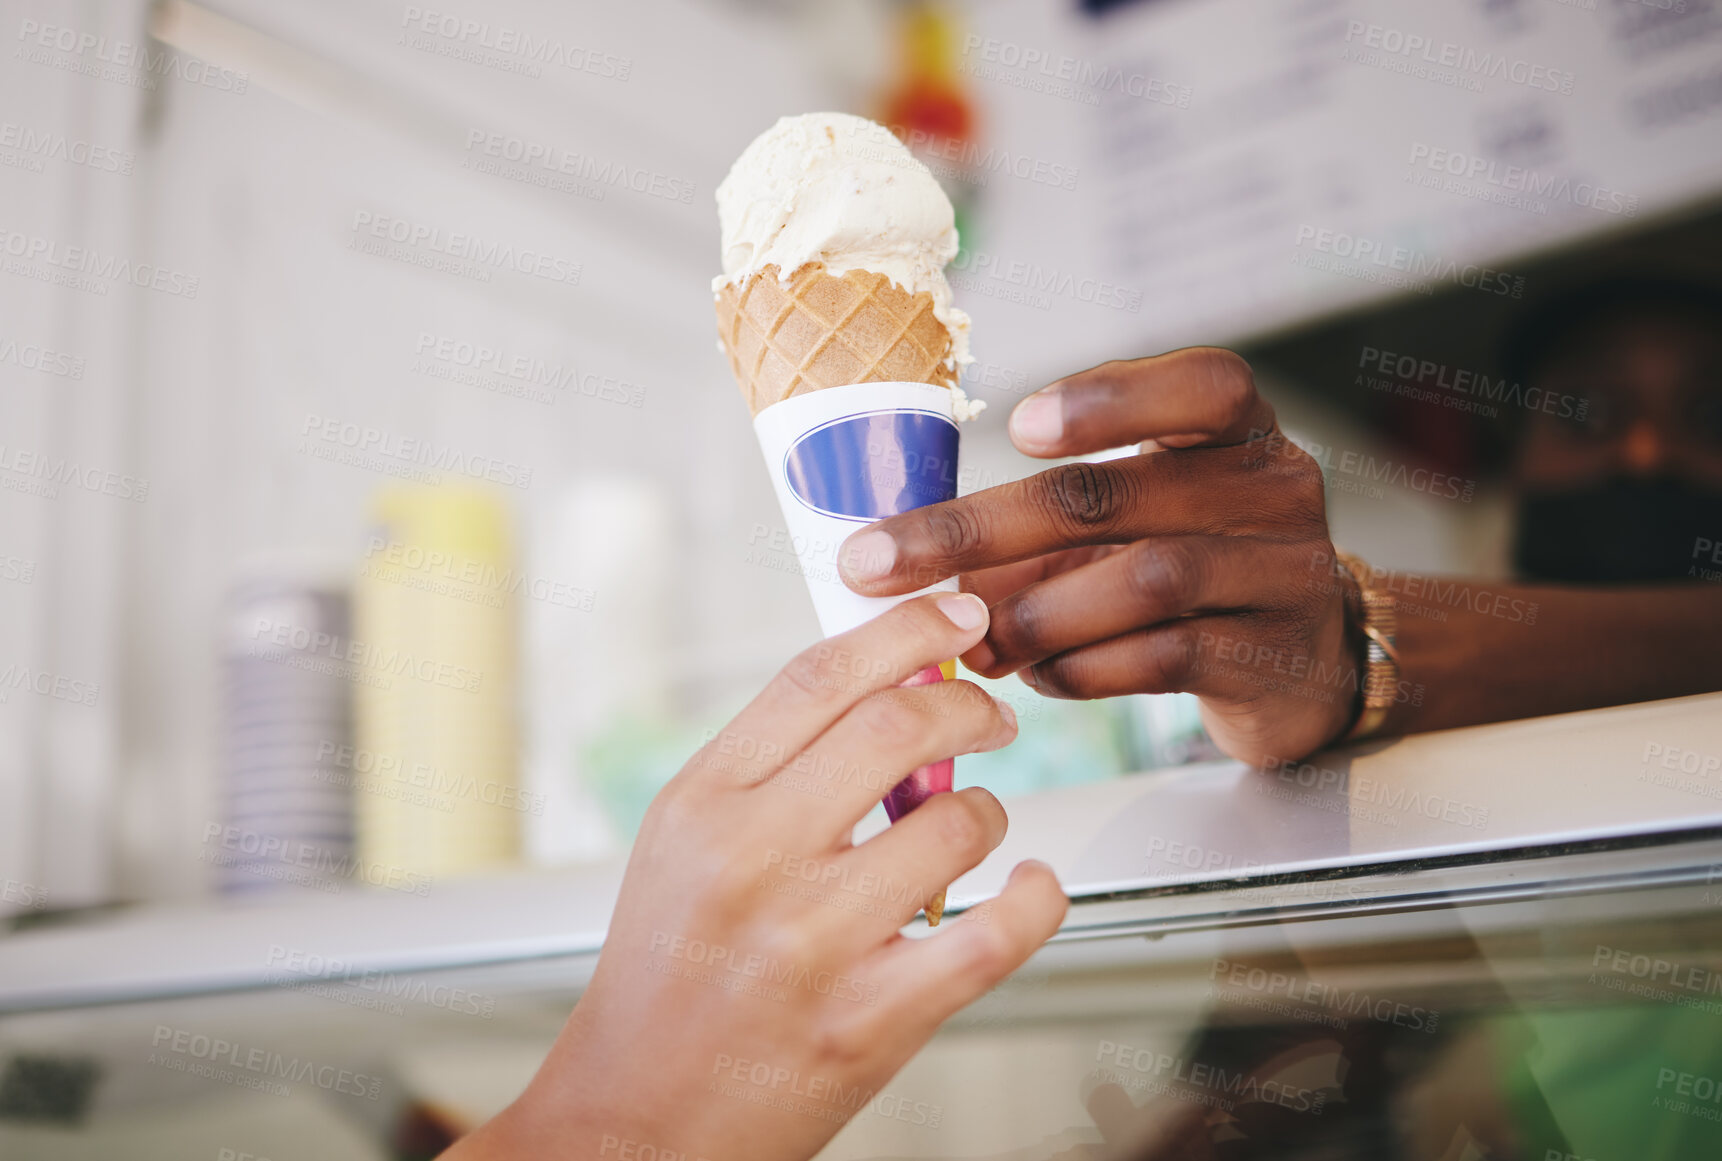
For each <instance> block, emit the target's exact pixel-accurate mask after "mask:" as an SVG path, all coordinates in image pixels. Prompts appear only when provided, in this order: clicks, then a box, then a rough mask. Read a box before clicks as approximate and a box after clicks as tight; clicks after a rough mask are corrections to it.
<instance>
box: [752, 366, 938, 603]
mask: <svg viewBox="0 0 1722 1161" xmlns="http://www.w3.org/2000/svg"><path fill="white" fill-rule="evenodd" d="M954 398H955V397H954V396H953V395H952V393H951V391H950V389H949V388H946V387H940V386H938V385H936V384H932V383H856V384H853V385H851V386H848V387H828V388H826V389H825V390H823V391H812V392H809V393H808V394H806V395H793V396H791V397H790V398H788V399H785V400H783V401H782V402H780V403H774V404H772V405H771V406H770V407H767V408H766V409H765V410H764V411H761V412H760V413H759V414H758V415H756V416H754V420H753V429H754V432H755V433H756V434H757V435H758V436H759V447H760V450H761V451H762V452H764V453H765V463H766V467H767V469H768V470H769V471H770V472H771V484H772V487H773V488H775V489H776V490H777V502H778V504H779V505H780V506H781V508H782V509H783V519H784V522H785V524H786V525H787V526H788V531H789V535H790V539H791V542H792V543H793V545H794V547H795V553H796V557H797V559H798V560H799V561H800V562H801V571H802V573H803V575H804V576H805V577H806V579H807V588H808V591H809V592H810V593H812V594H813V608H814V611H815V612H816V613H818V615H819V627H820V629H821V630H822V631H823V632H824V634H825V635H826V636H827V637H831V636H834V635H835V634H838V633H842V632H845V631H847V630H849V629H853V628H854V627H855V626H857V625H859V624H861V623H862V622H864V621H870V620H872V619H873V618H874V617H877V616H878V615H879V614H880V613H883V612H884V611H885V610H886V609H889V608H890V607H891V606H893V605H896V604H899V603H900V602H902V601H906V600H908V599H909V598H910V597H916V596H920V595H921V593H931V592H955V591H957V579H956V578H955V577H951V578H950V579H948V580H944V581H940V582H939V583H938V584H935V585H929V586H928V587H927V588H924V589H921V590H920V592H914V593H906V594H904V595H902V596H897V597H864V596H861V595H859V594H857V593H853V592H850V591H849V589H848V588H847V587H846V586H845V585H844V584H843V578H842V577H841V575H840V574H839V573H838V570H837V562H838V550H839V549H840V548H841V546H842V544H843V541H844V540H845V539H847V538H848V537H849V535H850V534H851V533H853V532H855V531H856V530H857V529H859V528H861V527H863V526H865V525H868V524H871V523H873V521H875V520H883V519H884V518H885V517H887V516H895V515H897V514H899V513H901V512H907V511H910V510H911V509H914V508H920V507H923V506H925V505H927V504H936V503H939V502H940V501H943V500H952V499H955V498H956V495H957V421H956V419H955V417H954V414H953V409H952V402H953V400H954Z"/></svg>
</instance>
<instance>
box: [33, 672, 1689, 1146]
mask: <svg viewBox="0 0 1722 1161" xmlns="http://www.w3.org/2000/svg"><path fill="white" fill-rule="evenodd" d="M1006 805H1007V807H1010V808H1012V814H1013V818H1014V820H1015V822H1014V826H1013V829H1012V833H1011V835H1010V837H1009V838H1007V840H1006V843H1005V846H1004V847H1002V848H1001V849H1000V850H999V851H997V852H995V854H994V855H993V856H992V857H990V858H989V859H988V860H987V861H986V862H985V863H984V864H983V865H982V866H980V867H978V868H977V869H976V870H975V871H974V872H971V873H970V875H968V876H966V877H965V878H964V879H962V880H959V882H958V883H957V884H956V885H955V887H954V888H953V889H952V892H951V898H952V907H953V909H960V908H962V907H963V906H972V905H974V904H975V903H976V902H977V901H979V900H982V899H984V898H986V897H987V896H989V895H990V894H991V893H992V892H993V891H994V890H995V889H996V887H997V885H998V883H999V882H1000V881H1002V876H1003V874H1004V873H1005V872H1006V870H1008V868H1009V866H1011V865H1012V864H1013V863H1014V862H1015V860H1016V859H1017V858H1019V857H1022V856H1024V855H1026V854H1029V853H1033V854H1035V855H1037V856H1039V857H1043V858H1047V859H1048V860H1049V861H1050V862H1052V864H1053V865H1054V867H1055V868H1056V869H1057V870H1058V872H1059V875H1060V878H1061V881H1062V882H1064V884H1065V885H1066V887H1067V889H1068V890H1069V891H1070V893H1071V895H1072V897H1073V901H1074V902H1073V906H1072V907H1071V910H1070V914H1069V916H1068V918H1067V920H1066V922H1065V925H1064V927H1063V929H1062V930H1061V932H1060V933H1059V935H1058V936H1057V937H1056V938H1055V939H1054V940H1053V942H1052V943H1050V944H1049V945H1048V946H1047V947H1046V948H1044V949H1043V950H1042V951H1041V952H1040V953H1039V954H1038V955H1037V956H1036V957H1035V958H1034V959H1033V960H1031V961H1030V963H1029V964H1028V965H1027V966H1026V967H1025V968H1023V969H1022V970H1021V971H1019V972H1018V973H1017V974H1016V975H1015V976H1013V977H1012V978H1011V979H1009V980H1008V981H1006V982H1005V983H1004V984H1003V985H1001V986H1000V987H999V988H998V989H996V990H995V991H994V992H992V993H991V994H989V995H987V996H986V997H984V998H983V999H981V1000H980V1001H978V1002H977V1003H975V1004H974V1005H972V1006H971V1007H970V1008H968V1009H967V1010H966V1011H964V1012H963V1013H962V1014H961V1015H960V1016H959V1017H958V1018H957V1019H955V1020H953V1021H952V1022H951V1023H950V1024H949V1025H948V1026H947V1027H946V1028H945V1029H944V1030H943V1031H942V1032H941V1033H940V1034H939V1036H938V1037H937V1038H936V1039H934V1040H933V1042H932V1043H931V1044H929V1045H928V1046H927V1047H926V1048H925V1050H923V1051H922V1052H921V1053H920V1054H919V1055H918V1056H917V1057H916V1058H915V1059H914V1060H913V1061H911V1062H910V1064H909V1065H908V1066H907V1067H906V1068H904V1069H903V1071H902V1072H901V1073H899V1074H898V1075H897V1076H896V1077H894V1078H893V1079H892V1080H891V1081H890V1082H889V1083H888V1084H887V1085H886V1086H885V1087H884V1088H883V1089H880V1090H879V1091H877V1092H863V1093H856V1094H855V1095H854V1101H853V1104H854V1108H853V1114H854V1115H853V1117H852V1119H851V1120H850V1122H849V1124H848V1125H847V1127H846V1128H844V1129H843V1131H842V1132H841V1133H840V1134H839V1135H838V1137H837V1138H836V1139H835V1140H834V1141H833V1142H832V1143H831V1144H830V1145H829V1146H828V1148H827V1150H826V1151H825V1153H824V1154H823V1155H824V1156H827V1157H832V1158H864V1157H902V1158H933V1157H963V1158H1012V1159H1025V1161H1026V1159H1028V1158H1055V1157H1056V1158H1087V1157H1096V1158H1098V1157H1138V1158H1158V1157H1168V1158H1170V1157H1178V1158H1188V1157H1228V1158H1231V1157H1275V1158H1285V1157H1297V1158H1303V1157H1322V1158H1330V1157H1334V1158H1337V1157H1357V1158H1389V1157H1405V1158H1419V1159H1424V1158H1427V1159H1436V1158H1454V1159H1457V1158H1480V1157H1495V1158H1533V1159H1536V1161H1551V1159H1555V1158H1560V1159H1563V1161H1565V1159H1570V1158H1584V1159H1593V1158H1594V1159H1596V1161H1613V1159H1616V1158H1618V1159H1621V1161H1628V1159H1633V1158H1647V1157H1656V1158H1682V1159H1684V1158H1693V1159H1697V1158H1710V1157H1715V1156H1717V1155H1718V1152H1719V1150H1722V1119H1719V1118H1722V696H1716V695H1709V696H1704V697H1695V698H1683V699H1678V700H1674V701H1668V702H1659V703H1650V704H1645V705H1639V706H1625V707H1619V708H1615V709H1607V710H1598V711H1592V712H1588V713H1582V714H1572V715H1564V716H1560V717H1553V718H1543V719H1536V720H1532V721H1524V722H1515V723H1507V724H1502V725H1496V726H1485V727H1478V728H1474V729H1467V730H1455V731H1448V732H1445V733H1439V734H1429V735H1423V736H1420V737H1413V738H1407V739H1401V740H1398V741H1395V742H1386V743H1374V744H1371V745H1367V746H1362V747H1358V748H1355V749H1350V750H1341V751H1336V752H1333V753H1331V754H1328V755H1324V756H1320V757H1318V758H1316V759H1312V760H1310V761H1308V762H1302V763H1291V764H1283V763H1282V764H1269V765H1268V766H1267V767H1266V768H1249V767H1244V766H1240V765H1238V764H1236V763H1211V764H1205V765H1200V766H1192V767H1185V768H1182V769H1178V770H1169V771H1161V772H1157V773H1150V774H1143V775H1138V776H1135V777H1131V778H1126V779H1121V780H1118V781H1113V782H1104V783H1096V784H1093V785H1088V786H1080V787H1070V788H1064V789H1061V790H1058V791H1052V792H1047V793H1045V794H1042V795H1038V796H1031V797H1025V798H1021V799H1013V800H1010V801H1007V804H1006ZM864 825H865V824H864ZM619 875H620V866H619V865H607V866H603V867H592V868H588V869H586V870H582V871H573V872H564V873H560V874H531V875H517V876H501V877H493V878H489V879H474V880H465V881H460V882H450V883H447V884H440V885H438V886H437V887H436V889H434V890H432V891H429V892H425V893H422V894H416V893H409V892H401V891H389V890H386V889H376V890H372V891H370V892H367V893H359V894H352V895H351V896H350V897H348V896H343V895H332V896H327V897H324V898H320V899H316V900H310V901H297V902H293V901H283V902H274V903H265V904H260V905H255V906H249V907H243V908H241V907H229V908H226V909H220V910H213V909H208V908H202V907H187V908H182V909H165V908H163V909H142V910H138V911H134V912H127V913H118V914H112V915H102V916H90V917H85V918H83V919H81V920H80V921H77V922H72V921H63V922H60V923H55V924H52V925H49V924H41V925H37V926H35V927H31V926H29V925H25V926H23V928H22V929H20V930H17V931H15V932H14V933H13V934H12V935H11V936H10V937H9V938H7V939H5V940H4V941H0V1010H3V1011H4V1013H5V1015H4V1018H3V1019H0V1057H3V1059H4V1062H5V1063H4V1073H3V1080H0V1155H4V1156H7V1157H42V1158H68V1159H69V1158H98V1157H99V1158H112V1157H119V1156H125V1157H136V1158H182V1157H215V1158H228V1159H231V1161H238V1159H240V1158H245V1157H251V1158H270V1159H272V1161H282V1159H284V1158H295V1157H301V1158H312V1157H316V1158H335V1159H340V1158H355V1159H357V1158H390V1157H424V1156H431V1155H434V1154H435V1152H436V1151H437V1150H438V1149H439V1148H440V1147H442V1145H443V1144H445V1143H446V1142H447V1141H448V1140H449V1139H450V1138H451V1137H452V1136H453V1135H455V1134H458V1133H459V1132H460V1131H462V1130H463V1129H464V1128H466V1127H468V1126H470V1125H471V1124H473V1123H474V1122H476V1121H478V1120H480V1119H482V1118H483V1117H485V1116H486V1115H488V1114H489V1113H491V1112H493V1111H494V1110H496V1109H497V1108H499V1107H501V1106H502V1105H503V1104H505V1103H506V1102H507V1101H508V1100H509V1099H511V1098H512V1097H513V1096H514V1095H515V1094H516V1093H517V1092H518V1091H519V1089H520V1087H521V1086H522V1085H523V1084H524V1083H525V1081H526V1079H527V1078H528V1077H529V1076H530V1075H531V1073H532V1071H533V1069H534V1068H535V1067H536V1065H537V1063H538V1062H539V1060H540V1059H541V1058H542V1056H543V1053H544V1052H545V1050H546V1049H547V1047H548V1046H549V1044H550V1042H551V1040H552V1039H553V1037H554V1036H555V1034H556V1032H557V1030H558V1029H559V1028H560V1026H561V1024H562V1022H563V1020H564V1019H565V1017H566V1015H567V1012H568V1010H569V1008H570V1007H571V1006H572V1005H573V1004H574V1002H575V1001H576V1000H577V999H578V998H579V995H580V991H581V988H582V986H583V983H584V981H585V980H586V979H588V978H589V974H590V971H591V968H592V966H593V964H594V962H595V960H596V952H597V950H598V949H599V947H600V946H601V944H602V939H603V929H604V925H605V922H606V920H607V917H608V912H609V908H610V906H611V903H612V902H613V900H614V897H615V891H616V888H617V885H618V883H619ZM911 934H915V935H922V936H925V935H928V934H929V933H928V932H926V931H925V929H921V930H918V931H911ZM932 937H934V938H936V937H937V936H936V935H934V936H932ZM746 1076H747V1074H746V1073H743V1074H742V1075H741V1077H740V1078H738V1079H734V1080H728V1079H726V1081H725V1084H726V1086H727V1087H730V1088H734V1089H735V1090H736V1091H735V1092H734V1093H733V1094H731V1095H733V1096H735V1097H736V1098H737V1099H746V1100H755V1101H761V1100H772V1101H775V1102H778V1103H779V1105H780V1106H782V1105H789V1106H790V1107H793V1103H794V1102H795V1101H796V1099H797V1096H796V1092H795V1091H794V1089H795V1085H796V1083H797V1082H796V1081H794V1080H789V1081H784V1082H781V1083H779V1084H776V1085H773V1084H772V1083H770V1082H768V1083H767V1084H766V1085H765V1086H763V1088H762V1091H759V1092H754V1091H751V1090H752V1089H753V1088H755V1087H761V1086H755V1085H753V1084H752V1083H751V1082H750V1081H749V1080H748V1079H746ZM778 1089H780V1090H781V1091H775V1090H778ZM768 1090H770V1091H768Z"/></svg>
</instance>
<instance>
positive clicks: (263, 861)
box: [209, 568, 353, 894]
mask: <svg viewBox="0 0 1722 1161" xmlns="http://www.w3.org/2000/svg"><path fill="white" fill-rule="evenodd" d="M347 622H348V608H347V594H346V593H345V592H344V591H342V590H341V589H340V588H339V587H338V586H337V585H335V584H330V583H326V582H325V581H324V580H323V579H322V578H321V577H316V576H312V575H307V570H304V569H294V568H282V569H279V570H273V571H268V572H264V573H263V574H262V575H253V576H251V577H250V578H249V579H247V580H245V581H243V582H241V583H239V584H237V585H235V586H234V588H233V589H232V590H231V592H230V593H229V595H228V603H227V618H226V623H227V632H226V635H225V636H226V640H225V642H224V648H223V657H222V662H221V670H222V677H221V684H222V693H221V703H222V709H221V727H220V729H221V739H220V750H221V797H222V821H223V823H224V824H225V826H226V829H225V830H224V832H223V846H224V847H226V848H227V849H225V850H222V849H217V850H215V851H212V852H209V854H210V855H211V856H212V859H213V861H215V862H216V864H217V866H218V867H219V868H220V875H219V883H220V886H221V889H222V890H223V891H225V892H229V893H245V894H254V893H270V892H275V891H281V890H292V889H302V888H307V887H309V888H314V889H318V890H328V891H334V890H339V889H340V888H341V886H342V882H341V881H342V880H344V879H346V878H347V877H348V876H349V874H350V872H351V867H352V860H353V805H352V788H351V786H350V784H349V783H348V781H347V779H346V777H345V771H343V770H341V769H340V767H339V765H338V756H339V755H340V754H341V753H343V752H344V751H345V750H346V748H347V745H348V743H349V742H350V740H351V733H352V726H351V720H350V719H351V711H350V701H351V686H352V669H351V666H349V665H347V664H346V663H345V660H344V654H345V650H346V645H347V639H348V627H347Z"/></svg>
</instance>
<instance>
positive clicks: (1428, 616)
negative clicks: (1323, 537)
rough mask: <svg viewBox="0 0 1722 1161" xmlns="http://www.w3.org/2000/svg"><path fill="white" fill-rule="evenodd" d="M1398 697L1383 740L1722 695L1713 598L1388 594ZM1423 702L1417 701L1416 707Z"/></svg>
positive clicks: (1479, 589)
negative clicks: (1394, 624) (1401, 696)
mask: <svg viewBox="0 0 1722 1161" xmlns="http://www.w3.org/2000/svg"><path fill="white" fill-rule="evenodd" d="M1395 596H1396V598H1397V602H1396V603H1397V605H1398V607H1399V611H1398V621H1399V634H1398V646H1399V656H1400V679H1401V682H1402V685H1401V687H1400V688H1401V690H1402V691H1404V693H1405V695H1406V700H1405V701H1403V702H1401V703H1400V704H1398V705H1396V706H1395V707H1394V709H1393V711H1392V712H1391V713H1389V715H1388V717H1387V721H1386V723H1385V725H1384V727H1383V729H1382V732H1383V733H1415V732H1420V731H1424V730H1439V729H1448V728H1451V727H1454V726H1468V725H1477V724H1480V723H1483V722H1494V721H1504V720H1508V719H1512V718H1525V717H1536V716H1539V715H1542V714H1554V713H1567V712H1570V711H1573V710H1582V709H1591V708H1594V707H1597V706H1606V705H1621V704H1624V703H1627V702H1635V701H1651V700H1655V699H1657V698H1664V697H1680V696H1682V695H1685V694H1693V693H1705V692H1709V691H1711V690H1717V689H1722V589H1719V588H1713V587H1710V586H1706V585H1691V584H1685V585H1654V586H1634V587H1632V588H1621V589H1612V590H1603V589H1576V588H1553V587H1533V586H1527V585H1498V584H1486V583H1482V582H1477V581H1468V580H1457V579H1455V580H1451V581H1449V580H1438V581H1426V582H1424V583H1423V585H1422V587H1421V588H1420V590H1419V591H1418V592H1416V593H1396V594H1395ZM1419 702H1420V703H1421V704H1418V703H1419Z"/></svg>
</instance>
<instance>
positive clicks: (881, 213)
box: [712, 113, 971, 367]
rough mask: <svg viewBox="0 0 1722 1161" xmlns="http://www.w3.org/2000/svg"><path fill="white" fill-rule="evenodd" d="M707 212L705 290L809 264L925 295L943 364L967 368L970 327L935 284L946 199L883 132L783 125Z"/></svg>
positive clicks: (951, 250) (948, 221)
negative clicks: (944, 338)
mask: <svg viewBox="0 0 1722 1161" xmlns="http://www.w3.org/2000/svg"><path fill="white" fill-rule="evenodd" d="M717 203H718V221H719V224H720V225H721V226H722V229H723V270H724V272H723V276H722V277H720V278H718V279H716V280H715V281H714V283H713V286H712V288H713V289H714V290H721V289H722V288H723V287H724V286H726V285H732V284H736V283H740V282H742V281H743V280H745V279H746V278H748V277H749V276H750V275H752V274H756V273H758V272H759V271H761V270H763V269H765V268H766V267H768V266H775V267H776V268H777V270H778V271H779V275H780V277H781V278H783V279H784V280H788V279H789V278H790V276H791V275H793V274H794V272H795V271H797V270H799V269H800V268H801V267H802V266H804V265H805V264H807V263H809V262H821V263H824V265H825V268H826V270H827V271H828V272H829V273H830V274H832V275H839V276H840V275H842V274H844V273H846V272H848V271H851V270H870V271H873V272H874V273H877V274H883V275H885V276H886V277H887V278H889V279H890V280H891V281H892V282H893V283H895V284H896V285H897V286H900V287H902V288H903V289H904V290H905V291H907V292H909V293H910V294H918V293H921V292H925V293H927V294H928V295H930V296H931V297H932V300H933V314H934V316H935V317H936V318H937V319H938V320H939V321H940V322H941V323H943V324H944V326H945V329H946V330H947V331H949V332H950V336H951V360H950V361H951V363H952V364H953V365H954V366H959V367H960V366H961V365H963V364H965V363H968V362H970V361H971V359H970V356H969V317H968V315H966V314H964V313H963V312H962V311H960V310H957V309H956V308H955V307H953V306H952V305H951V288H950V284H949V283H947V282H946V281H945V274H944V266H945V264H946V263H947V262H949V261H950V260H951V259H952V258H954V257H956V254H957V228H956V219H955V215H954V213H953V212H952V210H951V200H950V199H949V198H948V197H946V196H945V191H944V190H942V189H940V188H939V183H938V181H937V180H936V179H935V178H934V177H933V174H932V171H930V170H929V169H928V168H927V167H926V166H925V165H923V164H922V163H921V162H919V161H917V160H916V159H915V157H914V156H913V155H912V154H911V153H910V152H909V150H908V149H907V148H906V147H905V146H904V145H903V143H902V142H901V141H898V140H897V138H896V137H895V136H893V135H892V134H891V131H890V130H888V129H886V128H885V127H884V126H883V125H879V124H876V123H875V122H872V121H869V120H867V119H866V118H864V117H854V116H850V115H849V114H847V113H806V114H803V115H801V116H799V117H784V118H782V119H780V120H779V121H778V122H777V124H775V125H773V126H772V127H771V128H770V129H768V130H766V131H765V132H764V133H762V134H760V135H759V136H758V137H756V138H755V139H754V141H753V144H751V145H749V146H748V147H747V149H746V150H745V151H744V152H743V153H742V155H741V157H739V158H738V159H737V160H736V163H735V165H734V166H732V167H731V168H730V171H729V176H728V177H726V178H724V180H723V184H722V185H720V186H718V189H717Z"/></svg>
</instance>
